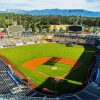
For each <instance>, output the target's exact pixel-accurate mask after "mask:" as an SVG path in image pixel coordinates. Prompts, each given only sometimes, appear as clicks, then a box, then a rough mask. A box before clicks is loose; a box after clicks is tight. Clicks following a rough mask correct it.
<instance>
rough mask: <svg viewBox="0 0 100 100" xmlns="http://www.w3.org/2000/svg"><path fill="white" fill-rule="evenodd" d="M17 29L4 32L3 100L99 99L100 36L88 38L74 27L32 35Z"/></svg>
mask: <svg viewBox="0 0 100 100" xmlns="http://www.w3.org/2000/svg"><path fill="white" fill-rule="evenodd" d="M1 22H2V23H3V21H1ZM16 23H17V22H16ZM16 23H15V24H14V25H10V26H8V27H7V28H6V27H5V25H4V27H5V28H4V30H5V31H2V32H0V98H3V100H22V99H25V100H99V99H100V34H99V33H98V34H84V33H82V32H83V31H84V30H83V26H81V25H71V24H70V25H51V27H50V28H51V31H52V32H51V33H50V32H47V30H46V29H43V32H41V30H40V33H39V32H33V30H32V32H30V31H31V28H30V27H29V29H27V31H25V27H24V25H21V24H20V25H18V24H17V25H16ZM32 26H34V25H33V24H32ZM52 27H53V28H55V27H58V29H59V30H60V32H58V29H57V30H55V29H53V30H52ZM61 27H62V29H61ZM63 27H64V29H66V27H67V29H68V32H65V31H64V30H63ZM33 29H34V27H33ZM28 32H29V33H28ZM0 100H2V99H0Z"/></svg>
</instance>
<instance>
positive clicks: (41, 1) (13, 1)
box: [0, 0, 100, 11]
mask: <svg viewBox="0 0 100 100" xmlns="http://www.w3.org/2000/svg"><path fill="white" fill-rule="evenodd" d="M99 4H100V0H0V9H26V10H33V9H52V8H60V9H86V10H94V11H100V6H99Z"/></svg>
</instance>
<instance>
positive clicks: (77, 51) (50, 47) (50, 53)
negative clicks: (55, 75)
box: [0, 44, 95, 91]
mask: <svg viewBox="0 0 100 100" xmlns="http://www.w3.org/2000/svg"><path fill="white" fill-rule="evenodd" d="M94 53H95V49H93V48H90V47H83V46H74V47H66V45H64V44H34V45H27V46H19V47H12V48H3V49H0V54H2V55H3V56H5V57H6V58H8V59H9V61H11V62H12V63H13V64H14V65H15V66H16V68H18V69H19V70H20V71H21V72H22V73H23V74H24V75H25V76H27V77H29V78H30V79H31V80H32V81H33V82H34V83H35V84H36V85H37V86H39V87H40V88H42V87H44V86H45V87H48V88H50V86H51V85H52V87H51V90H53V89H55V88H54V87H58V90H59V91H60V90H61V88H63V89H65V90H69V91H70V90H72V89H74V88H75V87H77V86H78V85H79V83H82V82H83V80H84V76H85V75H86V72H87V70H88V67H89V64H90V61H91V58H92V56H93V54H94ZM42 57H65V58H72V59H75V60H79V61H81V62H82V63H83V65H82V67H80V68H78V69H77V70H75V71H74V72H73V73H71V74H70V75H68V76H67V77H66V78H65V79H66V82H65V83H64V84H65V86H61V85H59V86H55V85H54V84H53V83H50V81H47V80H48V77H44V76H42V75H40V74H38V73H36V72H33V71H31V70H28V69H26V68H24V67H23V66H22V64H23V63H25V62H26V61H28V60H31V59H35V58H42ZM66 71H67V69H66Z"/></svg>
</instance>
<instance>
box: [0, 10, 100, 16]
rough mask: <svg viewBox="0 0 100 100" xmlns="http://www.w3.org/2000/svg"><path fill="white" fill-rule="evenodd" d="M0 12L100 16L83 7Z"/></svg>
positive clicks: (98, 13)
mask: <svg viewBox="0 0 100 100" xmlns="http://www.w3.org/2000/svg"><path fill="white" fill-rule="evenodd" d="M0 13H15V14H29V15H34V16H35V15H37V16H41V15H42V16H45V15H46V16H49V15H61V16H73V15H74V16H84V17H100V12H94V11H88V10H83V9H43V10H30V11H26V10H17V9H8V10H6V11H0Z"/></svg>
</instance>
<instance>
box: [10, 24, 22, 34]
mask: <svg viewBox="0 0 100 100" xmlns="http://www.w3.org/2000/svg"><path fill="white" fill-rule="evenodd" d="M23 31H24V28H23V26H22V25H13V26H9V27H8V34H9V35H16V34H22V32H23Z"/></svg>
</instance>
